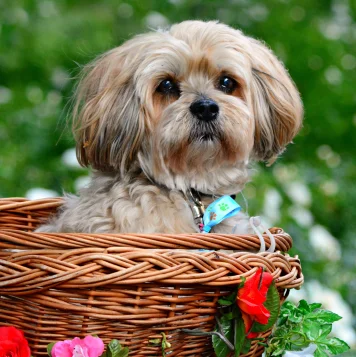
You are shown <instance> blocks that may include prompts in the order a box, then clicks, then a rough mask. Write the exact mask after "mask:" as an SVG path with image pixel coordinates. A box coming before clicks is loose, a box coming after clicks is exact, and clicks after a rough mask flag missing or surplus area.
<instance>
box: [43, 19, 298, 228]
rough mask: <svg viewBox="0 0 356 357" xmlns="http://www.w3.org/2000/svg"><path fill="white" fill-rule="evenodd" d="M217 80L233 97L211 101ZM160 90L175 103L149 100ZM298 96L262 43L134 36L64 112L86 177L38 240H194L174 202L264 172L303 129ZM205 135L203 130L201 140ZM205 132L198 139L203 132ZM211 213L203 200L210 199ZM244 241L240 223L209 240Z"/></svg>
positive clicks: (217, 34)
mask: <svg viewBox="0 0 356 357" xmlns="http://www.w3.org/2000/svg"><path fill="white" fill-rule="evenodd" d="M222 75H227V76H229V77H231V78H233V79H234V80H235V81H236V82H237V83H238V86H237V88H236V89H235V90H234V91H233V93H231V94H226V93H224V92H222V91H221V90H219V89H218V87H217V85H218V83H219V78H220V77H221V76H222ZM165 79H170V80H174V81H176V82H178V83H179V88H180V94H179V95H175V96H169V97H167V96H165V95H162V93H159V92H157V91H156V89H157V87H158V86H159V84H160V82H161V81H162V80H165ZM201 98H209V99H212V100H214V101H215V102H216V103H217V104H218V106H219V115H218V119H217V120H215V121H213V122H209V123H206V124H204V125H205V127H204V128H209V130H210V131H211V132H213V133H214V140H205V141H204V140H203V139H201V138H200V135H201V134H200V132H201V130H202V129H201V126H199V125H201V124H200V123H198V119H197V118H195V117H194V116H193V115H192V114H191V112H190V110H189V108H190V105H191V104H192V103H193V102H194V101H196V100H198V99H201ZM302 116H303V108H302V104H301V100H300V96H299V93H298V91H297V89H296V88H295V85H294V83H293V81H292V80H291V78H290V77H289V75H288V73H287V71H286V70H285V68H284V66H283V65H282V63H281V62H279V61H278V59H277V58H276V57H275V56H274V55H273V53H272V52H271V51H270V50H269V49H268V48H267V47H266V46H265V45H264V44H263V43H261V42H259V41H257V40H255V39H252V38H250V37H247V36H245V35H243V34H242V32H241V31H239V30H235V29H232V28H230V27H228V26H226V25H223V24H219V23H216V22H202V21H185V22H182V23H180V24H176V25H173V26H172V27H171V28H170V29H169V30H168V31H157V32H151V33H148V34H144V35H140V36H136V37H134V38H133V39H131V40H129V41H127V42H126V43H124V44H123V45H122V46H120V47H117V48H114V49H112V50H111V51H109V52H107V53H105V54H103V55H102V56H100V57H99V58H98V59H96V60H95V61H94V62H93V63H91V64H89V65H87V66H86V68H85V69H84V71H83V76H82V79H81V81H80V83H79V85H78V89H77V94H76V104H75V106H74V112H73V129H74V134H75V138H76V141H77V155H78V160H79V162H80V163H81V164H82V165H84V166H91V167H92V168H93V169H94V170H95V174H94V177H93V180H92V182H91V184H90V185H89V187H88V188H86V189H84V190H82V192H80V196H79V197H74V196H71V197H68V198H67V201H66V204H65V206H64V207H63V210H62V212H61V213H60V214H59V215H58V216H57V217H55V218H53V220H52V221H51V222H50V223H49V224H48V225H46V226H43V227H41V228H40V230H42V231H65V232H69V231H77V232H166V233H168V232H170V233H183V232H194V231H196V229H197V228H196V226H195V224H194V221H193V218H192V214H191V211H190V208H189V206H188V204H187V202H186V200H185V199H184V195H183V192H185V191H186V190H187V189H189V188H195V189H196V190H198V191H201V192H203V193H205V194H207V196H206V197H205V199H206V200H208V201H207V203H208V202H209V196H208V195H209V194H210V195H211V194H214V195H222V194H233V193H237V192H239V191H241V190H242V189H243V187H244V185H245V183H246V182H247V181H248V179H249V171H248V164H249V162H250V161H251V160H273V159H274V158H275V157H277V156H278V155H279V154H280V153H281V152H282V151H283V150H284V148H285V146H286V145H287V144H288V143H289V142H290V141H291V140H292V139H293V137H294V136H295V135H296V134H297V132H298V131H299V129H300V127H301V123H302ZM204 130H205V129H204ZM207 130H208V129H207ZM210 201H211V198H210ZM236 222H239V225H240V228H238V230H237V231H246V230H247V223H246V222H247V221H246V217H245V216H243V215H238V216H237V217H236V218H234V219H233V220H229V222H228V223H226V222H225V223H224V224H221V225H219V226H218V227H217V228H216V230H218V231H221V232H230V230H231V227H232V226H233V225H235V223H236Z"/></svg>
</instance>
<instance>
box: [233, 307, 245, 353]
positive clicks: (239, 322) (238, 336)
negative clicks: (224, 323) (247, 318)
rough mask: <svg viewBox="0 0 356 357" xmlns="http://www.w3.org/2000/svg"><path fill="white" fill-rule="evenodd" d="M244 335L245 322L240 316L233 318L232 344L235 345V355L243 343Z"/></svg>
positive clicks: (239, 351)
mask: <svg viewBox="0 0 356 357" xmlns="http://www.w3.org/2000/svg"><path fill="white" fill-rule="evenodd" d="M245 340H246V336H245V324H244V321H243V319H242V317H241V314H240V316H238V317H237V318H235V320H234V346H235V351H234V355H235V357H238V356H240V353H241V350H242V347H243V345H244V343H245Z"/></svg>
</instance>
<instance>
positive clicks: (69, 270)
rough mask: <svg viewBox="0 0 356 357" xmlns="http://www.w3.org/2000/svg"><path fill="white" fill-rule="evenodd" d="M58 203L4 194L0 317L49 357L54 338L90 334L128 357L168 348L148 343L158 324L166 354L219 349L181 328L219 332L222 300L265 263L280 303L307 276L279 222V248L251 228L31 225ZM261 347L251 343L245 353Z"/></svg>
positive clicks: (275, 230) (208, 352)
mask: <svg viewBox="0 0 356 357" xmlns="http://www.w3.org/2000/svg"><path fill="white" fill-rule="evenodd" d="M61 203H62V201H61V199H46V200H37V201H28V200H25V199H22V198H12V199H2V200H0V325H14V326H17V327H18V328H21V329H23V330H24V331H25V335H26V337H27V339H28V340H29V343H30V347H31V350H32V355H33V356H34V357H39V356H46V355H47V353H46V346H47V344H48V343H50V342H53V341H60V340H63V339H68V338H73V337H75V336H78V337H83V336H85V335H87V334H97V335H98V336H100V337H101V338H102V339H103V340H104V342H106V343H107V342H109V341H110V340H111V339H113V338H116V339H118V340H120V342H121V343H122V344H123V345H125V346H128V347H129V349H130V356H135V357H141V356H142V357H143V356H161V355H162V352H161V350H160V348H159V347H155V346H151V344H150V342H149V340H151V339H153V338H159V337H161V334H160V333H161V332H165V333H166V335H167V338H168V341H169V342H170V343H171V344H172V347H171V349H170V350H167V355H169V356H213V355H214V353H213V350H212V346H211V342H210V337H206V336H192V335H188V334H185V333H183V332H182V331H181V329H182V328H188V329H194V328H199V329H201V330H203V331H212V330H213V329H214V325H215V320H214V317H215V315H216V313H217V300H218V298H219V297H220V296H222V295H226V294H228V293H230V292H231V291H232V290H233V289H234V288H235V287H236V285H237V284H238V283H240V281H241V277H242V276H244V277H249V276H251V275H252V274H254V273H255V272H256V270H257V268H258V267H260V266H262V267H265V268H266V269H267V270H268V271H269V272H270V273H272V274H273V276H274V278H275V282H276V286H277V287H278V290H279V293H280V297H281V301H283V300H284V299H285V297H286V296H287V292H288V289H291V288H299V287H300V286H301V285H302V283H303V275H302V272H301V266H300V261H299V259H298V257H294V258H293V257H290V256H289V255H288V254H286V252H287V251H288V250H289V249H290V248H291V246H292V239H291V237H290V236H289V235H288V234H286V233H285V232H283V230H281V229H279V228H273V229H272V230H271V232H272V233H273V235H274V237H275V240H276V251H275V252H274V253H268V252H265V253H257V252H258V250H259V246H260V241H259V238H258V237H257V236H254V235H244V236H239V235H219V234H207V235H201V234H179V235H167V234H156V235H152V234H83V233H82V234H65V233H63V234H56V233H53V234H48V233H34V232H33V231H34V229H35V228H36V226H38V224H39V223H41V222H43V221H44V220H45V219H46V217H48V216H49V215H50V214H53V213H54V212H55V210H56V209H57V208H58V207H59V206H60V205H61ZM264 238H265V241H266V246H267V248H268V247H269V245H270V240H269V238H268V236H267V235H266V236H264ZM200 248H204V249H208V250H210V251H208V252H197V250H196V249H200ZM219 250H237V251H238V252H236V253H233V254H227V253H224V252H221V251H219ZM269 333H270V331H267V332H264V333H263V334H261V337H267V336H268V335H269ZM262 351H263V347H262V346H260V345H257V343H255V342H254V343H253V344H252V347H251V350H250V352H249V353H248V354H247V355H245V356H246V357H247V356H249V357H250V356H260V355H261V354H262Z"/></svg>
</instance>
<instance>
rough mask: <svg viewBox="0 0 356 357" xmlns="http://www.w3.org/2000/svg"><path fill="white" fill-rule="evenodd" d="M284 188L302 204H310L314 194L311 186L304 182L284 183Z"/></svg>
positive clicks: (296, 201) (292, 198) (294, 199)
mask: <svg viewBox="0 0 356 357" xmlns="http://www.w3.org/2000/svg"><path fill="white" fill-rule="evenodd" d="M284 189H285V192H286V194H287V195H288V196H289V198H290V199H291V200H292V201H293V202H294V203H296V204H299V205H301V206H309V205H310V203H311V200H312V196H311V193H310V190H309V188H308V187H307V186H306V185H305V184H304V183H302V182H299V181H293V182H290V183H287V184H285V185H284Z"/></svg>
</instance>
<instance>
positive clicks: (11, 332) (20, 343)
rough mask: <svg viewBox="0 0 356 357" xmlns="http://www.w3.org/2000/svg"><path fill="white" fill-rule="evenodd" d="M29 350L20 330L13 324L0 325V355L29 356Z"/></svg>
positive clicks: (5, 356) (7, 356) (12, 356)
mask: <svg viewBox="0 0 356 357" xmlns="http://www.w3.org/2000/svg"><path fill="white" fill-rule="evenodd" d="M30 356H31V351H30V348H29V347H28V342H27V340H26V339H25V336H24V334H23V332H22V331H20V330H18V329H17V328H15V327H13V326H8V327H7V326H4V327H0V357H30Z"/></svg>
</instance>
